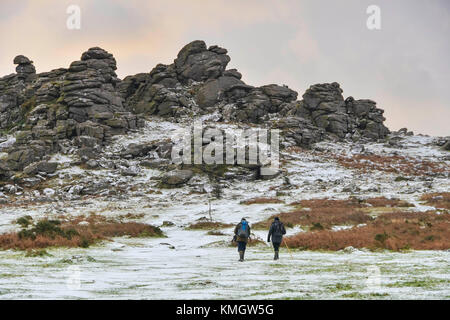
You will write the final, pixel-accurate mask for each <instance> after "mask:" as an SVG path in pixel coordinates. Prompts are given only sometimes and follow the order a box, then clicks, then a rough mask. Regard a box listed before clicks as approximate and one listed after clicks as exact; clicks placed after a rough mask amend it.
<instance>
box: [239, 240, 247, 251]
mask: <svg viewBox="0 0 450 320" xmlns="http://www.w3.org/2000/svg"><path fill="white" fill-rule="evenodd" d="M246 247H247V242H244V241H238V251H245V248H246Z"/></svg>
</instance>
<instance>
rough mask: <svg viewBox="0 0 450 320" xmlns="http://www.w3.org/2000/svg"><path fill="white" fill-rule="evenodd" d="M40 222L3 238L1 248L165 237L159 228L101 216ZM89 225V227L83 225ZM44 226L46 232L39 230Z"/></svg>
mask: <svg viewBox="0 0 450 320" xmlns="http://www.w3.org/2000/svg"><path fill="white" fill-rule="evenodd" d="M51 221H52V220H47V219H44V220H40V221H38V222H37V223H36V224H34V226H33V227H32V228H28V229H23V230H22V231H20V232H10V233H6V234H1V235H0V248H1V249H3V250H7V249H19V250H27V249H36V248H46V247H88V246H89V245H91V244H93V243H95V242H97V241H101V240H107V239H109V238H111V237H121V236H130V237H162V236H163V233H162V231H161V230H160V229H159V228H158V227H154V226H152V225H148V224H144V223H137V222H120V221H115V220H113V219H108V218H107V217H104V216H100V215H90V216H88V217H84V216H79V217H72V218H66V217H64V220H61V221H59V220H53V221H54V222H58V223H51ZM80 222H87V224H79V223H80ZM39 226H44V227H45V228H46V229H43V228H39Z"/></svg>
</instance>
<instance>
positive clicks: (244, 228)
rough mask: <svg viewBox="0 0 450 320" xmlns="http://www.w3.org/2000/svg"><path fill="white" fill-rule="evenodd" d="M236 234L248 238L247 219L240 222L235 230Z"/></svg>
mask: <svg viewBox="0 0 450 320" xmlns="http://www.w3.org/2000/svg"><path fill="white" fill-rule="evenodd" d="M237 236H238V237H239V238H248V223H247V221H244V222H241V223H240V226H239V229H238V232H237Z"/></svg>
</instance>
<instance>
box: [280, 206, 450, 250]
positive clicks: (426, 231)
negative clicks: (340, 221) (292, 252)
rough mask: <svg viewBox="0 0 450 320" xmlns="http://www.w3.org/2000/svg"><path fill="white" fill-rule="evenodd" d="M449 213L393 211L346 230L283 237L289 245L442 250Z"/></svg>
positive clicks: (449, 241) (448, 242)
mask: <svg viewBox="0 0 450 320" xmlns="http://www.w3.org/2000/svg"><path fill="white" fill-rule="evenodd" d="M449 234H450V214H448V213H443V214H437V213H436V212H431V211H430V212H423V213H415V212H396V213H389V214H383V215H380V216H379V217H378V218H377V219H376V220H374V221H372V222H369V223H368V224H367V225H366V226H362V227H353V228H352V229H348V230H341V231H330V230H323V231H318V232H305V233H299V234H297V235H294V236H292V237H288V238H286V243H287V245H288V246H290V247H292V248H301V249H308V250H341V249H343V248H345V247H348V246H353V247H355V248H369V249H389V250H401V249H416V250H446V249H449V248H450V237H449Z"/></svg>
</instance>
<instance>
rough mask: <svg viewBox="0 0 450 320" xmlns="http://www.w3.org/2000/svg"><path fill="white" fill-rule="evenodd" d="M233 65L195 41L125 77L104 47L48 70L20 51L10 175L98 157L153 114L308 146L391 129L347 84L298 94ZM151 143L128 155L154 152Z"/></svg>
mask: <svg viewBox="0 0 450 320" xmlns="http://www.w3.org/2000/svg"><path fill="white" fill-rule="evenodd" d="M229 61H230V57H229V56H228V55H227V50H226V49H224V48H221V47H218V46H210V47H207V46H206V44H205V42H203V41H193V42H191V43H189V44H187V45H186V46H184V47H183V48H182V49H181V51H180V52H179V53H178V55H177V57H176V59H175V60H174V63H172V64H170V65H163V64H158V65H157V66H156V67H155V68H153V70H151V71H150V72H149V73H140V74H137V75H133V76H128V77H126V78H125V79H123V80H120V79H118V78H117V75H116V73H115V70H116V68H117V67H116V60H115V59H114V57H113V55H112V54H110V53H108V52H106V51H105V50H103V49H101V48H98V47H95V48H91V49H89V50H88V51H86V52H84V53H83V54H82V56H81V59H80V60H79V61H75V62H73V63H71V64H70V66H69V68H67V69H65V68H60V69H56V70H52V71H50V72H44V73H39V74H36V70H35V67H34V66H33V62H32V61H31V60H30V59H29V58H27V57H25V56H22V55H20V56H17V57H16V58H14V61H13V62H14V64H17V68H16V73H15V74H11V75H8V76H5V77H3V78H0V130H1V131H2V132H9V133H12V132H15V138H16V141H15V143H14V144H13V145H12V146H9V147H8V148H6V149H3V150H0V151H3V152H5V151H6V152H8V155H7V157H6V158H3V159H2V160H0V179H7V178H9V177H11V175H12V174H13V171H22V170H24V169H25V171H24V172H25V173H26V174H28V175H32V174H36V173H38V172H44V173H46V172H47V173H51V172H54V170H56V168H55V167H54V164H51V163H49V162H48V161H49V159H50V157H49V155H50V154H52V153H55V152H59V151H63V152H66V151H67V150H69V149H70V150H71V149H73V148H76V149H77V151H76V152H77V153H78V155H79V156H80V159H81V161H84V162H87V161H89V160H91V159H94V158H96V157H97V155H98V154H99V153H100V152H101V146H102V145H104V144H106V143H108V141H109V140H110V138H111V137H112V136H113V135H116V134H126V133H127V131H129V130H133V129H136V128H138V127H140V126H142V125H143V123H144V117H145V116H149V117H164V118H166V119H168V120H171V121H181V120H184V119H192V117H193V116H196V115H207V114H215V115H216V120H217V121H224V122H241V123H253V124H260V125H263V126H265V127H269V128H270V127H272V128H279V129H281V130H282V134H283V137H284V138H285V139H287V140H290V141H291V142H293V143H295V144H297V145H301V146H309V145H311V144H312V143H314V142H318V141H321V140H323V139H325V138H326V137H334V138H335V139H345V138H347V139H348V138H351V139H353V140H359V139H366V140H377V139H382V138H384V137H385V136H386V135H387V133H389V130H388V129H387V128H386V127H385V126H384V125H383V121H384V120H385V119H384V117H383V110H381V109H378V108H377V107H376V103H375V102H374V101H371V100H355V99H353V98H352V97H348V98H346V99H344V97H343V95H342V92H343V91H342V89H341V88H340V86H339V84H338V83H327V84H316V85H313V86H311V87H310V88H309V89H308V90H307V91H306V92H305V93H304V94H303V96H302V98H303V99H302V100H297V98H298V93H297V92H295V91H294V90H292V89H290V88H288V87H287V86H279V85H276V84H269V85H265V86H261V87H254V86H251V85H248V84H246V83H244V82H243V81H242V79H241V78H242V75H241V74H240V73H239V72H238V71H237V70H236V69H229V70H227V65H228V63H229ZM141 147H142V146H135V147H134V148H133V149H132V150H130V151H129V152H128V153H127V152H125V153H124V154H125V156H127V157H136V156H139V155H140V154H141V153H143V152H144V153H145V152H147V149H145V148H146V147H145V146H144V147H142V148H141ZM90 164H91V165H92V164H93V162H92V161H91V162H90Z"/></svg>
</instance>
